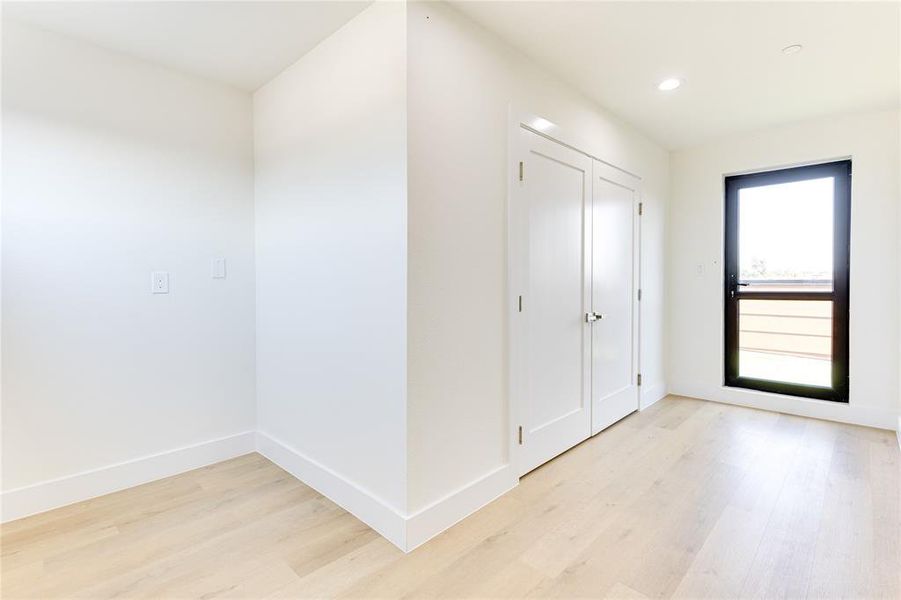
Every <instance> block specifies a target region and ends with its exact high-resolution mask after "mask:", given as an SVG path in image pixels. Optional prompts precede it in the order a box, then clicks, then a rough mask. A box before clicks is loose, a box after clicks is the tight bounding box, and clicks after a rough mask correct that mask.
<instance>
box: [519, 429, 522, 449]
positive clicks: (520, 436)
mask: <svg viewBox="0 0 901 600" xmlns="http://www.w3.org/2000/svg"><path fill="white" fill-rule="evenodd" d="M519 445H520V446H522V425H520V426H519Z"/></svg>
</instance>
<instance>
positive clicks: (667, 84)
mask: <svg viewBox="0 0 901 600" xmlns="http://www.w3.org/2000/svg"><path fill="white" fill-rule="evenodd" d="M680 85H682V80H681V79H676V78H675V77H670V78H669V79H664V80H663V81H661V82H660V83H659V84H657V89H658V90H660V91H661V92H669V91H670V90H674V89H676V88H677V87H679V86H680Z"/></svg>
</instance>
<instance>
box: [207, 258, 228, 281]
mask: <svg viewBox="0 0 901 600" xmlns="http://www.w3.org/2000/svg"><path fill="white" fill-rule="evenodd" d="M210 272H211V274H212V275H213V279H225V259H224V258H214V259H213V260H212V261H211V263H210Z"/></svg>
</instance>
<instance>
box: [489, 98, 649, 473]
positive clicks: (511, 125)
mask: <svg viewBox="0 0 901 600" xmlns="http://www.w3.org/2000/svg"><path fill="white" fill-rule="evenodd" d="M521 129H526V130H527V131H530V132H532V133H534V134H536V135H539V136H541V137H544V138H547V139H548V140H550V141H552V142H556V143H558V144H561V145H563V146H565V147H567V148H570V149H571V150H575V151H576V152H579V153H581V154H584V155H585V156H588V157H589V158H591V159H592V160H596V161H598V162H600V163H603V164H604V165H606V166H608V167H611V168H613V169H616V170H617V171H621V172H622V173H624V174H626V175H628V176H630V177H633V178H635V179H636V181H637V186H638V197H639V202H641V201H642V193H641V183H642V178H641V176H640V175H638V174H636V173H632V172H631V171H628V170H626V169H623V168H622V167H619V166H617V165H615V164H613V163H611V162H609V161H606V160H604V159H603V158H599V157H598V156H597V155H596V154H593V153H592V152H590V151H588V150H586V149H590V148H592V147H593V145H592V144H590V143H588V142H587V140H585V139H584V138H582V137H580V136H578V135H574V134H572V133H571V132H569V131H566V130H564V129H562V128H561V127H559V126H558V125H556V124H554V123H553V122H551V121H549V120H548V119H545V118H544V117H540V116H539V115H537V114H535V113H532V112H528V111H521V110H518V109H517V108H516V107H514V106H510V107H509V110H508V120H507V173H506V176H507V182H508V183H507V197H506V202H507V239H506V257H507V261H506V262H507V265H506V266H507V268H506V275H507V280H506V292H505V300H506V303H507V305H506V306H507V308H506V326H507V336H506V338H507V339H506V342H507V353H506V354H507V360H506V369H507V434H508V436H507V457H506V458H507V464H508V465H509V466H510V467H512V468H513V470H514V472H515V477H516V479H517V480H519V478H520V477H521V475H520V464H521V462H522V461H521V452H520V451H519V450H520V447H521V446H520V444H519V435H518V434H519V430H518V428H519V426H520V424H521V423H522V415H523V412H524V410H523V402H524V392H523V386H524V385H525V381H526V377H525V366H526V364H525V359H526V357H525V356H524V352H523V342H524V341H525V339H526V331H525V329H526V327H525V323H524V322H523V320H522V319H519V318H518V316H519V315H520V314H521V313H520V311H519V297H520V295H521V293H522V292H521V290H522V289H523V283H524V282H525V281H526V273H527V267H528V262H527V258H526V257H527V256H528V253H527V252H526V247H525V243H526V242H527V240H528V238H527V236H525V235H524V233H525V232H526V231H527V229H526V228H527V226H528V220H527V216H528V215H527V214H525V213H526V211H524V210H522V203H521V202H518V199H519V196H520V194H521V193H522V192H521V190H522V186H521V184H520V179H519V163H520V161H523V160H525V151H524V149H523V148H522V145H521V142H520V135H519V132H520V130H521ZM592 185H594V172H592ZM593 195H594V194H593V190H592V197H593ZM637 227H638V233H637V235H636V239H635V244H636V256H635V259H634V260H635V261H636V263H637V264H638V265H639V266H638V269H637V274H636V277H635V281H634V283H633V287H634V288H635V292H636V294H637V290H638V289H640V288H641V267H640V265H641V219H637ZM636 302H637V300H636ZM635 327H636V329H637V333H636V338H635V348H633V353H634V356H635V360H636V361H637V362H636V371H637V372H641V302H637V308H636V325H635ZM638 398H639V401H638V410H641V389H640V388H639V390H638ZM592 404H593V403H592ZM596 433H597V432H596V431H594V426H593V423H592V431H591V435H592V436H594V435H596Z"/></svg>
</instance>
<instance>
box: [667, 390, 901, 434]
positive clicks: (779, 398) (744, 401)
mask: <svg viewBox="0 0 901 600" xmlns="http://www.w3.org/2000/svg"><path fill="white" fill-rule="evenodd" d="M669 393H670V394H673V395H675V396H686V397H689V398H697V399H699V400H711V401H713V402H721V403H723V404H734V405H736V406H747V407H749V408H758V409H761V410H768V411H771V412H778V413H785V414H789V415H797V416H799V417H811V418H814V419H824V420H827V421H836V422H839V423H850V424H852V425H863V426H865V427H875V428H877V429H888V430H892V429H895V425H896V423H895V421H896V419H897V415H896V413H895V412H894V411H890V410H885V409H880V408H874V407H871V406H860V405H857V404H854V402H853V400H852V401H851V403H845V402H830V401H828V400H812V399H810V398H797V397H795V396H783V395H781V394H771V393H768V392H758V391H756V390H744V389H739V388H729V387H725V386H701V385H692V384H684V383H682V384H680V383H678V382H677V383H673V384H672V385H671V386H670V390H669Z"/></svg>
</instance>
